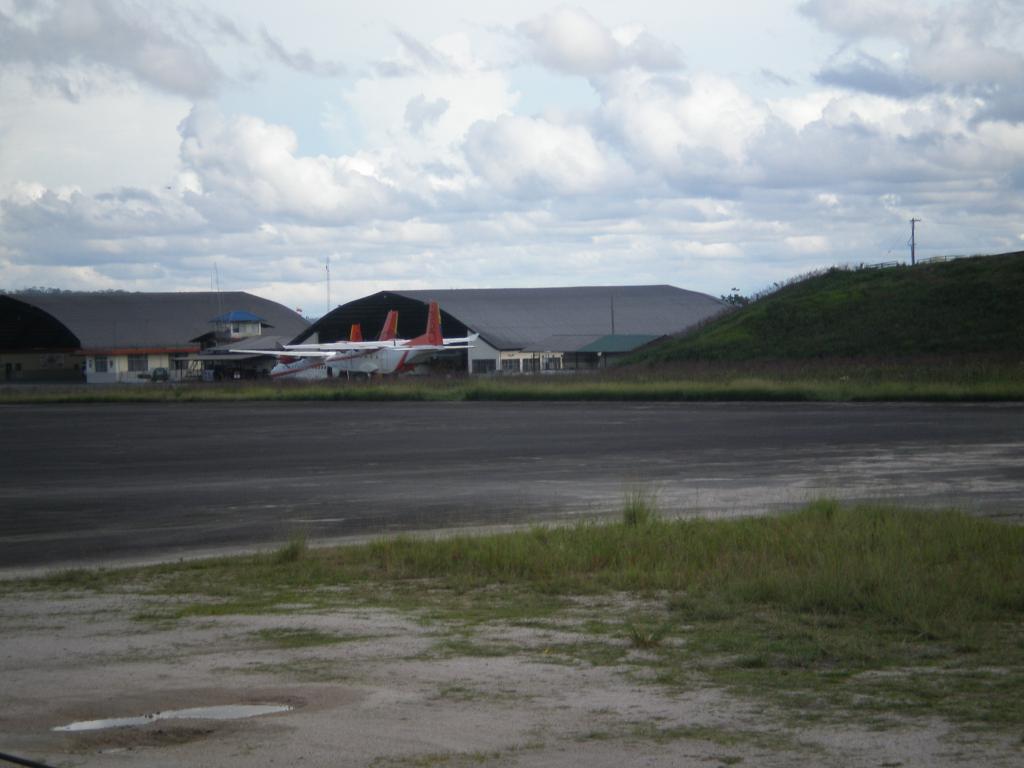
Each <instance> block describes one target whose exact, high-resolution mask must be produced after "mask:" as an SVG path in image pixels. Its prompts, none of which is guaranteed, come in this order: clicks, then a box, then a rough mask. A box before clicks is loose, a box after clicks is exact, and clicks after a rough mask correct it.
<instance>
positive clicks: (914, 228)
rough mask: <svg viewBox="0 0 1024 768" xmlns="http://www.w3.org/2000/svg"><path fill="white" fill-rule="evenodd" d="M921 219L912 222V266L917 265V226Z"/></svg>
mask: <svg viewBox="0 0 1024 768" xmlns="http://www.w3.org/2000/svg"><path fill="white" fill-rule="evenodd" d="M920 221H921V220H920V219H911V220H910V266H914V264H916V263H917V237H916V235H917V224H918V223H919V222H920Z"/></svg>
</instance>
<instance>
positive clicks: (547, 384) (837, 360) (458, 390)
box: [0, 331, 1024, 404]
mask: <svg viewBox="0 0 1024 768" xmlns="http://www.w3.org/2000/svg"><path fill="white" fill-rule="evenodd" d="M1022 337H1024V331H1022ZM667 360H668V361H667V362H660V363H659V364H658V365H656V366H651V365H647V364H644V365H636V366H631V367H623V368H619V369H615V368H613V369H609V370H606V371H601V372H595V373H581V374H577V375H566V376H518V377H495V378H482V377H463V378H453V379H433V378H415V379H413V378H400V379H397V380H380V381H373V382H352V383H348V382H345V381H344V380H337V381H331V382H311V383H296V382H275V383H266V384H262V383H255V384H250V383H244V384H238V385H234V384H231V385H211V384H194V385H193V384H184V385H175V386H167V387H163V386H160V387H146V386H124V387H115V386H111V387H87V386H84V385H83V386H77V387H39V388H21V387H18V388H5V387H0V404H19V403H20V404H47V403H54V404H58V403H123V404H131V403H140V402H170V403H180V404H188V403H204V402H213V403H217V402H226V401H265V402H285V403H286V402H303V401H322V402H349V403H361V402H362V403H369V402H395V401H410V402H481V401H518V402H524V401H555V402H563V401H610V402H622V401H682V402H686V401H689V402H701V401H743V400H756V401H789V402H829V401H831V402H879V401H883V402H884V401H930V402H960V401H975V402H1000V401H1020V400H1024V358H1022V357H1021V355H1020V354H1009V355H1007V354H955V355H953V354H950V355H920V354H917V355H907V356H902V357H888V358H883V357H879V356H864V355H861V356H854V357H835V356H832V357H828V358H826V359H798V360H793V359H791V360H784V359H768V360H766V359H754V360H715V361H707V360H700V359H697V360H690V359H675V358H668V359H667Z"/></svg>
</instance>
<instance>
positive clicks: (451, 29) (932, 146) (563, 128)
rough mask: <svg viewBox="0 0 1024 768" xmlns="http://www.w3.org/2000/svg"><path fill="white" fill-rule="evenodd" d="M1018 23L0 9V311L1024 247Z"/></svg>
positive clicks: (689, 13)
mask: <svg viewBox="0 0 1024 768" xmlns="http://www.w3.org/2000/svg"><path fill="white" fill-rule="evenodd" d="M1021 51H1024V3H1021V2H1020V1H1019V0H902V1H901V2H899V3H895V2H891V0H804V1H797V2H793V1H787V0H716V1H715V2H713V3H697V2H687V3H669V2H665V1H664V0H632V1H631V2H628V3H623V2H621V0H615V1H614V2H612V1H611V0H600V1H599V2H585V3H581V4H577V5H573V4H568V5H556V4H553V3H547V2H535V0H517V2H507V0H475V2H469V1H468V0H433V2H430V3H423V2H409V1H408V0H375V1H374V2H372V3H366V2H359V3H356V2H353V1H352V0H340V2H339V1H337V0H332V1H329V0H289V2H287V3H283V2H280V0H217V1H216V2H214V1H212V0H211V1H210V2H181V3H173V4H171V3H166V2H157V1H156V0H153V1H152V2H149V1H147V0H63V1H58V2H47V1H39V2H37V1H35V0H0V288H5V289H8V290H12V289H18V288H24V287H28V286H48V287H59V288H67V289H77V290H90V289H111V288H116V289H124V290H209V289H210V287H211V285H213V284H214V283H215V281H216V279H218V278H219V284H220V287H221V288H222V289H224V290H247V291H251V292H253V293H256V294H258V295H261V296H265V297H267V298H271V299H275V300H277V301H280V302H282V303H284V304H287V305H289V306H291V307H301V308H303V310H304V311H305V312H306V313H307V314H310V315H318V314H321V313H322V312H323V311H324V309H325V306H326V302H327V283H326V280H325V276H326V273H327V265H328V264H329V270H330V276H331V300H332V303H333V304H337V303H339V302H342V301H346V300H349V299H353V298H356V297H359V296H362V295H366V294H368V293H371V292H373V291H377V290H381V289H403V288H405V289H412V288H453V287H514V286H545V285H602V284H646V283H671V284H674V285H678V286H681V287H685V288H692V289H695V290H701V291H706V292H708V293H712V294H714V295H718V294H722V293H727V292H729V291H730V290H731V289H733V288H738V289H739V290H741V291H742V292H744V293H748V292H752V291H756V290H758V289H760V288H762V287H764V286H766V285H768V284H770V283H771V282H773V281H776V280H782V279H785V278H787V277H790V276H792V275H795V274H798V273H801V272H805V271H808V270H810V269H815V268H818V267H821V266H827V265H831V264H844V263H858V262H868V263H871V262H879V261H886V260H909V249H908V247H907V241H908V238H909V235H910V225H909V219H910V218H911V217H917V218H920V219H922V223H921V224H920V225H919V230H918V232H919V238H918V245H919V250H918V253H919V256H921V257H928V256H932V255H938V254H964V253H996V252H1003V251H1010V250H1021V249H1024V54H1022V53H1021Z"/></svg>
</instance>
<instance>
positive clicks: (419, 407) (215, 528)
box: [0, 403, 1024, 568]
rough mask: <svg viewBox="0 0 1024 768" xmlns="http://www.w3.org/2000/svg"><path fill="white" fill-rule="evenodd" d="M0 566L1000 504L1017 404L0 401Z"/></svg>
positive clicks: (1016, 434)
mask: <svg viewBox="0 0 1024 768" xmlns="http://www.w3.org/2000/svg"><path fill="white" fill-rule="evenodd" d="M0 427H2V434H3V441H4V452H3V458H2V459H0V568H16V567H18V568H20V567H31V566H40V565H57V564H66V563H85V562H96V561H102V560H108V559H143V558H154V557H164V558H167V557H175V556H178V555H181V554H185V553H195V552H196V551H199V550H207V549H214V548H225V547H236V546H253V545H267V544H269V543H271V542H280V541H282V540H284V539H286V538H287V537H288V536H289V535H290V534H291V533H293V532H297V531H301V532H305V533H307V534H308V535H309V536H310V537H312V538H316V539H320V538H328V537H330V538H333V537H344V536H353V535H364V534H376V533H380V532H386V531H395V530H408V529H422V528H440V527H449V526H456V525H477V524H480V525H489V524H502V523H516V522H524V521H528V520H543V519H552V518H565V517H571V516H579V515H587V514H599V513H604V512H609V511H612V510H614V509H616V508H617V507H619V506H620V505H621V501H622V498H623V496H624V494H625V492H626V491H627V490H628V489H630V488H631V487H642V488H646V489H653V490H654V491H656V492H657V494H658V497H659V500H660V503H661V506H662V508H663V509H664V510H665V511H667V512H672V513H685V514H704V515H731V514H748V513H759V512H762V511H765V510H771V509H777V508H779V507H783V506H789V505H794V504H798V503H801V502H803V501H807V500H810V499H813V498H817V497H820V496H833V497H837V498H844V499H870V498H886V499H896V500H898V501H901V502H905V503H909V504H917V505H939V504H954V505H962V506H964V507H966V508H968V509H969V510H970V511H972V512H976V513H979V514H987V515H993V516H1004V515H1005V516H1010V517H1013V518H1014V519H1017V520H1019V519H1021V513H1022V511H1024V405H1016V404H1014V405H951V406H950V405H916V404H912V405H903V404H899V405H897V404H883V405H875V404H864V405H850V404H827V405H804V404H761V403H707V404H678V403H669V404H648V403H630V404H618V403H435V404H420V403H354V404H338V403H300V404H274V403H229V404H156V405H67V406H61V405H46V406H2V407H0Z"/></svg>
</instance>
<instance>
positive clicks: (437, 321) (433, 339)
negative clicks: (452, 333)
mask: <svg viewBox="0 0 1024 768" xmlns="http://www.w3.org/2000/svg"><path fill="white" fill-rule="evenodd" d="M425 335H426V337H427V343H428V344H438V345H440V344H444V337H443V336H441V308H440V307H439V306H438V305H437V302H436V301H432V302H430V308H429V309H428V310H427V332H426V334H425Z"/></svg>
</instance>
